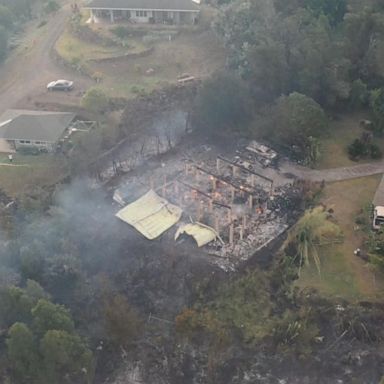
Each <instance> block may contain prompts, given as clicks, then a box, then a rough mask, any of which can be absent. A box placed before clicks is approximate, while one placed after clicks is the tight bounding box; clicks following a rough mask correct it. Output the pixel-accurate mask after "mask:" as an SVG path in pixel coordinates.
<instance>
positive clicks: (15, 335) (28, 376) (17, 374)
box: [6, 323, 39, 383]
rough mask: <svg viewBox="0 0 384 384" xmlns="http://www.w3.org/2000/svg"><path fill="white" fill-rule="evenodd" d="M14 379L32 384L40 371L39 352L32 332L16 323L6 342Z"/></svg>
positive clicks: (21, 324) (10, 330) (23, 325)
mask: <svg viewBox="0 0 384 384" xmlns="http://www.w3.org/2000/svg"><path fill="white" fill-rule="evenodd" d="M6 344H7V352H8V358H9V362H10V367H11V370H12V374H13V377H14V378H15V380H16V381H17V382H19V383H32V382H33V378H34V377H35V374H36V371H37V370H38V368H39V366H38V350H37V347H36V345H35V340H34V336H33V334H32V332H31V331H30V329H29V328H28V327H27V325H25V324H23V323H15V324H13V325H12V327H11V328H10V329H9V331H8V337H7V340H6Z"/></svg>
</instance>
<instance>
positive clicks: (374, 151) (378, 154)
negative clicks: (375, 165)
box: [369, 144, 383, 160]
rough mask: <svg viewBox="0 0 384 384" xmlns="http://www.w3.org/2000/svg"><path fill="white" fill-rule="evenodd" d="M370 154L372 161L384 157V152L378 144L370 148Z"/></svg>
mask: <svg viewBox="0 0 384 384" xmlns="http://www.w3.org/2000/svg"><path fill="white" fill-rule="evenodd" d="M369 152H370V155H371V157H372V159H376V160H377V159H381V158H382V157H383V152H382V151H381V149H380V148H379V147H378V146H377V145H376V144H371V145H370V146H369Z"/></svg>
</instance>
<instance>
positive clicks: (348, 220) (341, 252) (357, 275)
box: [297, 175, 384, 301]
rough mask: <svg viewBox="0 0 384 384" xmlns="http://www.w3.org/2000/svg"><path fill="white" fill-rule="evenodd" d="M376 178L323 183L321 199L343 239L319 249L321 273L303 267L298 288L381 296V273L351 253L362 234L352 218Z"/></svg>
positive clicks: (368, 198)
mask: <svg viewBox="0 0 384 384" xmlns="http://www.w3.org/2000/svg"><path fill="white" fill-rule="evenodd" d="M380 179H381V175H380V176H371V177H365V178H361V179H354V180H347V181H342V182H337V183H332V184H329V185H327V186H326V188H325V193H324V197H323V199H322V202H323V203H324V204H325V205H326V206H327V208H332V209H333V210H334V217H335V219H336V220H337V223H338V224H339V226H340V227H341V229H342V231H343V234H344V242H343V243H342V244H335V245H332V246H327V247H324V248H323V249H321V251H320V256H321V276H319V274H318V272H317V270H316V268H315V267H314V266H313V265H311V266H310V267H309V268H306V267H303V269H302V271H301V277H300V279H299V280H298V281H297V285H298V286H299V287H300V288H306V287H313V288H317V289H318V290H319V292H321V293H323V294H325V295H327V296H334V297H341V298H344V299H349V300H352V301H354V300H362V299H376V298H380V297H382V295H383V293H384V277H383V276H382V275H381V274H380V273H379V272H377V271H374V270H373V268H372V267H371V266H370V265H369V264H367V263H365V262H364V261H362V260H361V259H360V258H358V257H356V256H355V255H354V254H353V251H354V250H355V249H356V248H358V247H360V248H361V246H362V243H363V242H364V234H363V233H362V232H361V231H359V230H356V226H355V218H356V216H357V215H358V214H359V212H360V210H361V208H362V207H364V206H365V205H366V204H367V203H369V202H370V201H371V200H372V198H373V195H374V193H375V190H376V188H377V186H378V184H379V182H380Z"/></svg>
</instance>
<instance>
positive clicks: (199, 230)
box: [175, 223, 218, 247]
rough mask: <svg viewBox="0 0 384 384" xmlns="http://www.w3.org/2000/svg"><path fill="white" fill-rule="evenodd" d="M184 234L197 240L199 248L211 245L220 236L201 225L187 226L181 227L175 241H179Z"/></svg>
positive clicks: (211, 229)
mask: <svg viewBox="0 0 384 384" xmlns="http://www.w3.org/2000/svg"><path fill="white" fill-rule="evenodd" d="M183 233H186V234H188V235H190V236H192V237H193V238H194V239H195V240H196V243H197V246H198V247H202V246H203V245H206V244H208V243H210V242H211V241H213V240H215V239H216V237H217V236H218V235H217V233H216V231H215V230H214V229H213V228H211V227H208V226H207V225H204V224H201V223H193V224H185V225H183V226H181V227H180V228H179V229H178V230H177V232H176V234H175V240H177V239H178V237H179V236H180V235H182V234H183Z"/></svg>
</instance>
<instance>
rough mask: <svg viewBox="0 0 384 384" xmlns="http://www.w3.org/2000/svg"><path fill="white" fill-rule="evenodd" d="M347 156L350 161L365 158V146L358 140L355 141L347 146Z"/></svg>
mask: <svg viewBox="0 0 384 384" xmlns="http://www.w3.org/2000/svg"><path fill="white" fill-rule="evenodd" d="M348 155H349V157H350V158H351V159H352V160H358V159H359V158H361V157H365V156H366V155H367V148H366V145H365V144H364V143H363V142H362V141H361V140H360V139H355V140H354V142H353V143H352V144H351V145H349V146H348Z"/></svg>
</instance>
